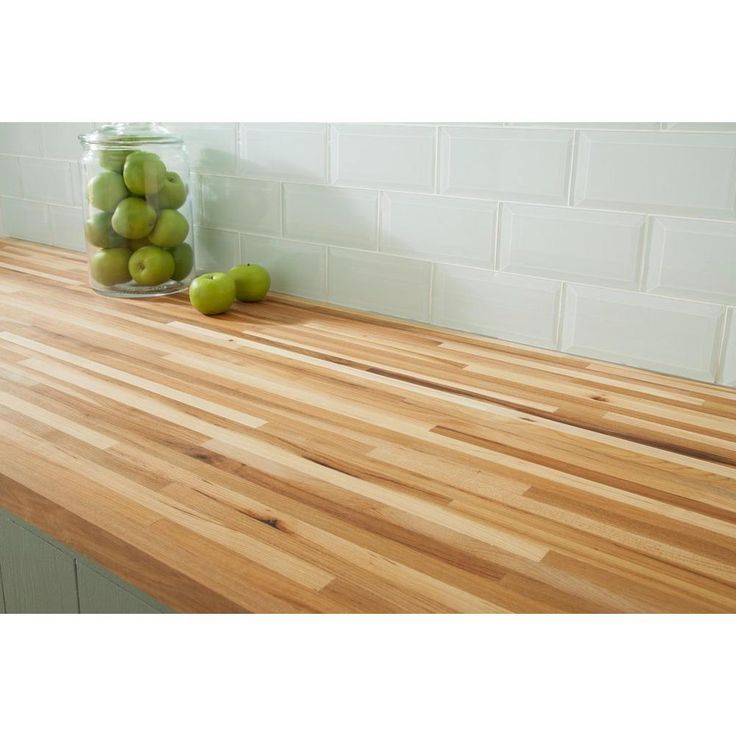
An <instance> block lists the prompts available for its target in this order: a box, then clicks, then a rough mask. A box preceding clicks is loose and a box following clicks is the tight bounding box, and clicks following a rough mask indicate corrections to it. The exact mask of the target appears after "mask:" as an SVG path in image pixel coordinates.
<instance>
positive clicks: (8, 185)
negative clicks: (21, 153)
mask: <svg viewBox="0 0 736 736" xmlns="http://www.w3.org/2000/svg"><path fill="white" fill-rule="evenodd" d="M0 194H5V195H8V196H10V197H20V196H21V189H20V165H19V164H18V159H17V158H16V157H15V156H0Z"/></svg>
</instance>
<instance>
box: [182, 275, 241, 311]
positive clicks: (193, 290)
mask: <svg viewBox="0 0 736 736" xmlns="http://www.w3.org/2000/svg"><path fill="white" fill-rule="evenodd" d="M189 301H190V302H191V303H192V306H193V307H194V308H195V309H196V310H197V311H199V312H201V313H202V314H207V315H212V314H222V313H223V312H227V310H228V309H230V307H231V306H232V304H233V302H234V301H235V282H234V281H233V280H232V279H231V278H230V276H228V275H227V274H226V273H222V272H220V271H216V272H213V273H203V274H202V275H201V276H197V278H196V279H194V281H192V283H191V284H190V286H189Z"/></svg>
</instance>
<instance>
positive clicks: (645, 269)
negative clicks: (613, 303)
mask: <svg viewBox="0 0 736 736" xmlns="http://www.w3.org/2000/svg"><path fill="white" fill-rule="evenodd" d="M651 240H652V216H651V215H646V217H645V218H644V232H643V233H642V234H641V242H640V248H639V275H638V282H637V289H638V291H640V292H642V293H644V294H645V293H647V291H646V289H645V288H644V285H645V284H646V281H647V277H648V275H649V257H650V252H651Z"/></svg>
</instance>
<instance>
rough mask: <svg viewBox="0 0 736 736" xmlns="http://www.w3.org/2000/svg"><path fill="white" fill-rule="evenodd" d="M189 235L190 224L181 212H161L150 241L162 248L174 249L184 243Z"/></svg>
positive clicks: (149, 237)
mask: <svg viewBox="0 0 736 736" xmlns="http://www.w3.org/2000/svg"><path fill="white" fill-rule="evenodd" d="M188 234H189V223H188V222H187V218H186V217H184V215H182V213H181V212H177V211H176V210H161V211H160V212H159V213H158V219H157V220H156V225H155V226H154V228H153V230H152V231H151V234H150V235H149V236H148V239H149V240H150V241H151V242H152V243H153V244H154V245H158V246H160V247H161V248H173V247H174V246H175V245H179V243H183V242H184V239H185V238H186V237H187V235H188Z"/></svg>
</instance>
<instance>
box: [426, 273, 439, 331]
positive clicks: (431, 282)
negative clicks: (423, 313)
mask: <svg viewBox="0 0 736 736" xmlns="http://www.w3.org/2000/svg"><path fill="white" fill-rule="evenodd" d="M436 265H437V264H436V263H434V261H430V263H429V289H428V291H427V299H429V304H428V305H427V322H428V323H429V324H432V319H433V316H432V312H433V304H434V269H435V266H436Z"/></svg>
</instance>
